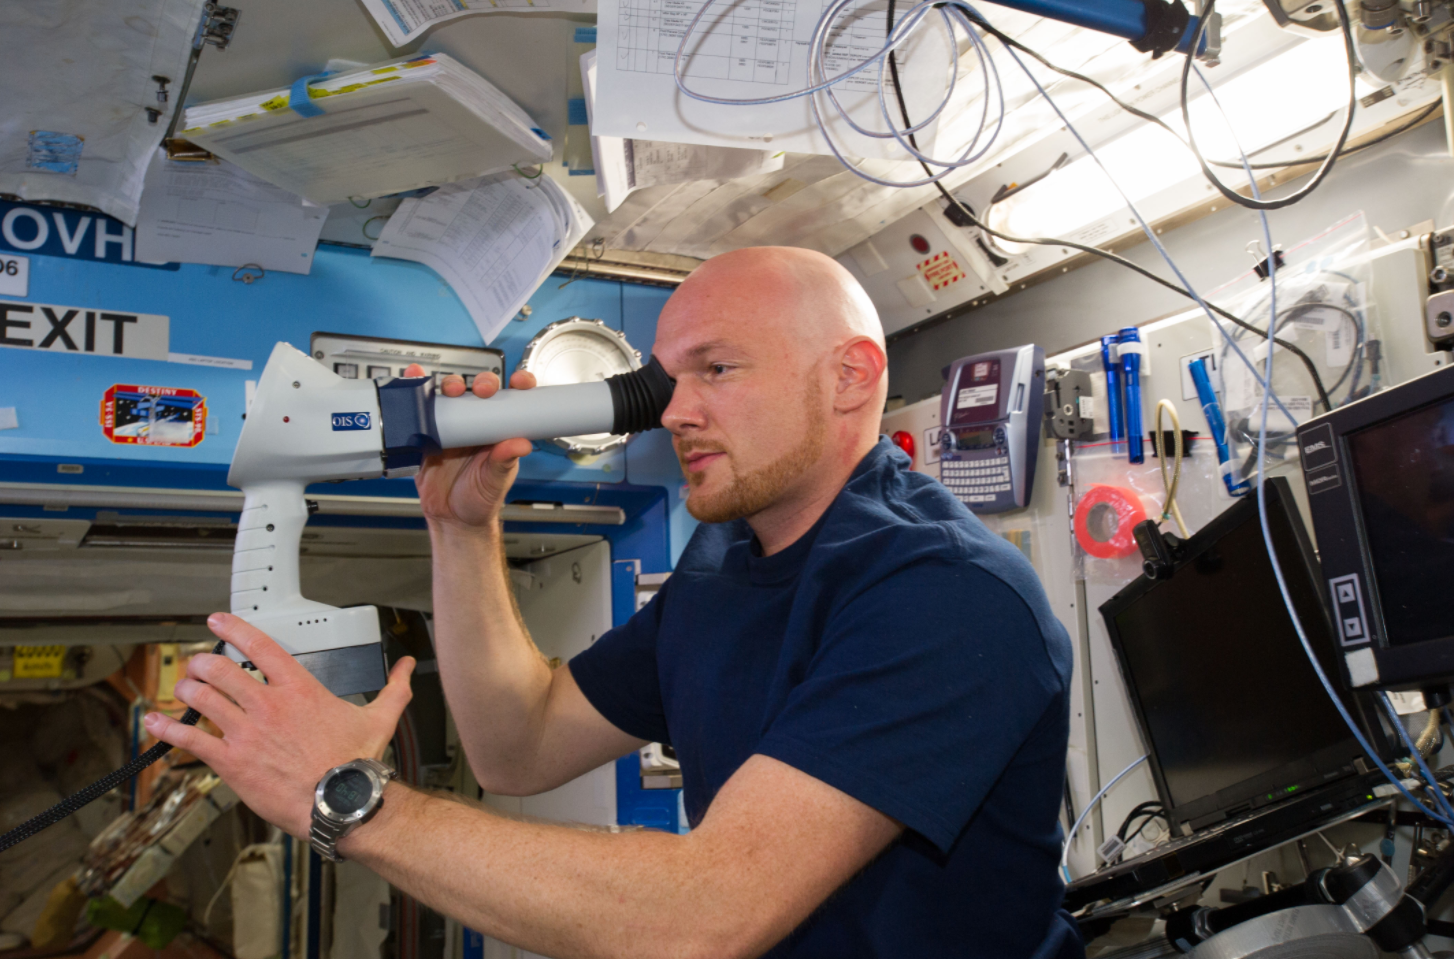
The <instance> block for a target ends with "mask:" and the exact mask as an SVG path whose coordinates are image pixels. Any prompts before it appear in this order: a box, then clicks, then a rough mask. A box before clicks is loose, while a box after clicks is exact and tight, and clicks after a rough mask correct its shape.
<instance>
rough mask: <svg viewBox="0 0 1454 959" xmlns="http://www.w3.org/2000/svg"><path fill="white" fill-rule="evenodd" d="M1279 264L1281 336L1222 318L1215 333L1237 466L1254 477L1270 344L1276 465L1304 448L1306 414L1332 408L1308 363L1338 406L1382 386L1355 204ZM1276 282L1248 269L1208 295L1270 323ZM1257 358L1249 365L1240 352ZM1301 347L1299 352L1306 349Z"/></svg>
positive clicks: (1362, 224)
mask: <svg viewBox="0 0 1454 959" xmlns="http://www.w3.org/2000/svg"><path fill="white" fill-rule="evenodd" d="M1283 256H1284V265H1283V266H1281V267H1279V268H1278V269H1277V270H1276V273H1275V276H1276V283H1277V325H1276V330H1275V336H1276V338H1277V339H1278V340H1281V341H1282V343H1274V344H1269V343H1268V341H1267V340H1266V339H1264V337H1263V335H1262V334H1261V333H1260V332H1257V333H1254V332H1252V331H1250V330H1247V329H1243V328H1241V327H1239V326H1236V325H1234V324H1233V323H1232V322H1231V321H1228V320H1226V319H1225V318H1219V319H1221V323H1220V328H1221V330H1222V332H1216V331H1214V332H1213V334H1212V342H1213V348H1214V349H1215V350H1216V351H1217V369H1218V371H1219V372H1220V374H1221V384H1220V387H1221V388H1220V392H1221V399H1222V411H1223V415H1224V416H1225V418H1226V421H1227V434H1228V443H1229V446H1230V448H1231V452H1232V467H1233V474H1232V475H1233V476H1234V477H1236V478H1240V479H1244V480H1249V481H1250V480H1251V479H1253V477H1254V475H1255V473H1256V466H1257V436H1258V429H1259V427H1260V425H1261V415H1262V397H1263V387H1262V384H1261V382H1260V379H1261V377H1262V374H1263V369H1264V364H1265V363H1266V360H1267V350H1268V348H1269V346H1271V348H1272V349H1273V351H1274V353H1273V371H1272V389H1273V392H1274V393H1275V394H1276V396H1277V398H1278V399H1279V400H1281V403H1282V407H1281V408H1279V406H1278V405H1277V404H1275V403H1274V404H1273V405H1272V407H1271V409H1270V411H1269V413H1268V419H1267V461H1268V469H1269V471H1271V470H1273V469H1274V468H1276V467H1278V466H1281V465H1282V464H1283V463H1285V462H1286V461H1287V460H1288V459H1289V457H1294V456H1295V455H1296V451H1297V444H1296V441H1295V440H1296V437H1295V431H1296V428H1297V425H1298V424H1299V423H1302V422H1305V421H1306V420H1308V419H1310V418H1311V417H1313V416H1316V415H1318V414H1320V413H1322V412H1324V411H1325V408H1326V404H1325V403H1324V402H1323V401H1322V399H1321V398H1320V396H1319V393H1318V389H1317V387H1316V385H1315V382H1314V378H1313V376H1312V374H1311V373H1310V372H1309V369H1308V367H1309V365H1311V366H1312V368H1313V369H1314V370H1316V371H1317V374H1318V378H1319V379H1320V380H1321V382H1322V384H1323V388H1324V390H1325V391H1326V393H1327V397H1328V401H1329V402H1330V403H1331V404H1332V405H1333V406H1342V405H1343V404H1345V403H1350V402H1352V401H1353V400H1356V399H1361V398H1362V397H1363V396H1366V395H1368V393H1370V392H1373V391H1375V390H1377V389H1378V387H1379V379H1380V370H1379V365H1380V364H1379V345H1378V344H1379V328H1378V319H1377V311H1376V309H1375V307H1374V304H1373V303H1372V301H1371V298H1370V295H1369V291H1370V288H1371V285H1372V272H1373V270H1372V265H1371V263H1370V261H1369V237H1368V224H1367V221H1366V219H1365V218H1364V216H1363V214H1362V213H1357V214H1354V215H1352V216H1349V217H1347V218H1345V219H1344V220H1342V221H1340V222H1338V223H1336V224H1334V225H1333V226H1331V227H1328V228H1327V229H1326V230H1323V231H1322V232H1320V233H1318V234H1316V235H1315V236H1313V237H1310V238H1309V239H1307V240H1305V241H1303V242H1302V243H1299V244H1298V245H1296V246H1294V247H1292V248H1291V249H1290V250H1288V251H1286V253H1285V254H1284V255H1283ZM1271 294H1272V287H1271V283H1270V282H1269V281H1268V280H1267V279H1266V278H1264V277H1259V276H1258V275H1257V274H1256V273H1255V272H1249V273H1247V274H1245V275H1244V276H1242V277H1239V278H1238V279H1237V280H1234V281H1233V282H1232V283H1230V284H1228V285H1227V286H1226V287H1224V288H1222V289H1221V290H1218V291H1215V292H1214V293H1213V294H1212V296H1211V297H1209V299H1210V300H1211V301H1212V302H1214V303H1216V304H1217V305H1218V306H1221V307H1222V308H1224V309H1226V310H1228V311H1229V312H1231V313H1233V314H1236V315H1237V316H1238V317H1240V318H1242V319H1243V320H1245V321H1247V322H1248V323H1251V324H1252V325H1253V326H1255V327H1257V328H1258V330H1265V329H1267V325H1268V320H1269V312H1270V310H1271V306H1272V295H1271ZM1234 344H1235V346H1236V347H1238V348H1240V351H1241V353H1242V354H1244V355H1245V356H1246V358H1247V360H1250V361H1251V362H1252V363H1254V364H1255V365H1256V371H1255V373H1254V371H1253V370H1252V369H1251V368H1249V366H1248V365H1247V363H1246V362H1244V360H1243V359H1242V357H1240V356H1238V350H1237V349H1234V346H1233V345H1234ZM1299 352H1300V353H1301V354H1302V355H1299Z"/></svg>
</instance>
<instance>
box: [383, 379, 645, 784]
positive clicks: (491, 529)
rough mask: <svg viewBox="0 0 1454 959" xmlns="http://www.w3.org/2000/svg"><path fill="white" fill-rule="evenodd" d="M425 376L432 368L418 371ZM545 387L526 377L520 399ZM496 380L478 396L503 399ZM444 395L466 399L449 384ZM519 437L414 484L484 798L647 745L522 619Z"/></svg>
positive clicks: (523, 443)
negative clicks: (511, 554)
mask: <svg viewBox="0 0 1454 959" xmlns="http://www.w3.org/2000/svg"><path fill="white" fill-rule="evenodd" d="M408 372H409V373H410V374H413V375H420V374H422V373H423V370H422V369H420V368H418V367H411V368H410V369H409V371H408ZM534 385H535V377H534V376H533V375H531V374H530V373H518V372H517V373H516V374H515V375H514V376H512V377H511V378H510V386H511V387H512V388H514V389H530V388H531V387H533V386H534ZM499 386H500V384H499V381H498V380H497V379H496V378H495V376H494V374H492V373H485V374H481V375H480V376H478V377H476V378H475V382H474V384H473V387H472V389H473V392H474V394H475V395H476V396H479V397H482V398H488V397H490V396H493V395H494V394H495V392H496V391H497V390H498V389H499ZM440 388H441V390H442V391H443V392H444V393H445V394H446V395H448V396H460V395H463V394H464V392H465V385H464V380H463V378H461V377H459V376H447V377H445V378H444V381H443V383H442V384H441V387H440ZM530 449H531V444H530V441H529V440H523V439H515V440H506V441H504V442H502V443H496V444H495V445H494V446H492V447H484V448H481V449H478V450H450V451H447V452H445V453H444V454H442V455H440V456H431V457H428V458H427V459H426V460H425V461H424V466H423V469H421V470H420V473H419V476H418V477H417V478H416V480H415V482H416V484H417V485H418V487H419V501H420V506H421V507H422V509H423V511H424V517H425V519H426V520H427V521H428V523H429V534H430V539H431V542H432V544H433V555H434V562H433V567H434V611H435V620H434V623H435V629H434V644H435V652H436V654H437V655H438V657H439V675H440V680H441V682H442V683H443V685H444V694H445V696H446V698H447V699H448V700H449V708H450V711H451V712H452V713H453V715H454V719H455V724H456V726H457V727H458V728H459V735H460V740H461V743H462V745H463V746H464V750H465V755H466V756H467V757H468V758H469V761H470V768H471V769H472V770H473V772H474V774H475V776H476V777H477V778H478V780H479V782H480V784H481V785H482V786H484V787H485V789H487V790H489V791H490V792H494V793H501V794H506V795H529V794H532V793H537V792H543V791H545V790H547V789H551V788H554V787H555V786H559V785H561V784H563V783H566V782H569V781H570V780H572V779H574V778H575V777H577V776H579V775H581V774H582V773H584V772H587V771H588V770H591V769H594V768H595V767H597V766H599V765H601V764H602V763H604V762H609V761H610V760H612V759H615V758H616V757H618V756H621V755H624V754H626V753H628V752H630V751H631V750H633V749H636V748H638V747H639V746H640V745H641V741H640V740H637V739H633V738H632V737H630V736H627V735H626V734H625V733H623V732H621V731H620V730H619V729H617V728H616V727H615V726H613V725H611V723H610V722H608V721H607V720H606V719H605V717H603V716H602V715H601V714H600V713H599V712H597V711H596V709H595V708H594V707H593V706H591V704H590V703H589V702H588V701H587V700H586V698H585V696H583V695H582V694H581V692H580V690H579V689H578V688H577V687H576V685H575V682H574V680H573V679H571V677H570V673H569V672H568V671H567V670H564V669H557V670H554V671H552V670H551V669H550V668H549V666H548V665H547V664H546V662H545V658H544V657H543V656H541V655H540V651H539V650H538V649H536V647H535V644H534V643H533V642H531V639H530V634H529V633H528V632H527V631H526V629H525V624H524V622H523V621H522V620H521V618H520V610H519V608H518V607H517V606H516V604H515V594H514V591H513V590H512V589H511V586H510V575H509V570H508V568H507V566H506V564H505V546H504V534H503V532H502V527H501V525H500V510H501V509H502V507H503V506H504V505H505V498H506V494H507V493H508V492H509V489H510V486H511V484H513V483H514V481H515V476H516V473H517V472H518V471H519V465H518V464H519V459H520V457H522V456H524V455H526V454H527V453H529V452H530Z"/></svg>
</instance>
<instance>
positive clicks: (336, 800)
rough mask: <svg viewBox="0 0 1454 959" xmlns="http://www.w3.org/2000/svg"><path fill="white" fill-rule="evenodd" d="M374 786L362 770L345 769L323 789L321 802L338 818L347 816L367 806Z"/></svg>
mask: <svg viewBox="0 0 1454 959" xmlns="http://www.w3.org/2000/svg"><path fill="white" fill-rule="evenodd" d="M373 793H374V784H373V780H371V779H370V778H369V776H368V774H367V773H365V772H364V771H363V770H362V769H345V770H344V771H343V772H341V773H338V774H337V775H336V776H334V777H333V778H332V779H330V780H328V785H326V786H324V787H323V801H324V802H326V803H327V804H328V808H329V809H331V810H333V812H334V813H335V814H337V815H339V816H349V815H352V814H353V813H356V812H358V811H359V810H360V809H362V808H363V807H364V806H365V805H367V804H368V801H369V797H370V796H372V795H373Z"/></svg>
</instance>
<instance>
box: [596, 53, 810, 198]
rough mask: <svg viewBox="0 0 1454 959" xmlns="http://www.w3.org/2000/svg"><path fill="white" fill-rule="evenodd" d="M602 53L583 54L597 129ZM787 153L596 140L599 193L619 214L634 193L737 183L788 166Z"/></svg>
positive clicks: (646, 141)
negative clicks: (718, 182)
mask: <svg viewBox="0 0 1454 959" xmlns="http://www.w3.org/2000/svg"><path fill="white" fill-rule="evenodd" d="M596 77H597V74H596V51H595V50H591V51H589V52H587V53H584V54H582V55H581V80H582V82H583V84H584V87H585V101H586V114H587V119H588V121H589V122H590V123H591V125H592V126H593V127H594V126H595V109H596V105H595V100H596V82H597V81H596ZM784 156H785V154H784V153H783V151H781V150H749V149H742V148H738V147H718V146H702V145H700V144H695V143H666V142H662V141H658V140H635V139H627V138H625V137H602V136H593V137H591V157H592V160H593V161H594V163H595V169H596V195H597V196H599V197H601V198H602V199H603V200H604V201H605V203H606V212H607V213H614V212H616V208H617V207H618V206H620V205H621V203H622V201H623V200H625V199H626V197H627V196H629V195H630V194H631V193H633V192H634V191H636V190H640V189H643V188H645V187H649V186H665V185H666V184H669V183H690V182H692V181H694V180H735V179H737V178H738V177H745V176H755V175H757V174H759V173H776V172H777V171H778V170H781V169H782V168H783V158H784Z"/></svg>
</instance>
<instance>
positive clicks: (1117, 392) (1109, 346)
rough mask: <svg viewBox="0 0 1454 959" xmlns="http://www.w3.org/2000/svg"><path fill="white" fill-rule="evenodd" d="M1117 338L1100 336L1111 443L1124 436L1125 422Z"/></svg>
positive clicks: (1114, 336)
mask: <svg viewBox="0 0 1454 959" xmlns="http://www.w3.org/2000/svg"><path fill="white" fill-rule="evenodd" d="M1119 339H1120V337H1119V336H1118V335H1117V334H1115V333H1112V334H1110V335H1109V336H1103V337H1101V365H1102V366H1104V367H1105V369H1106V419H1107V420H1108V421H1109V423H1110V426H1111V441H1112V443H1115V442H1116V441H1117V440H1123V439H1125V438H1126V423H1125V421H1124V420H1123V419H1121V353H1120V348H1119V347H1118V346H1117V342H1118V340H1119ZM1112 448H1113V449H1114V448H1115V447H1114V446H1113V447H1112Z"/></svg>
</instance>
